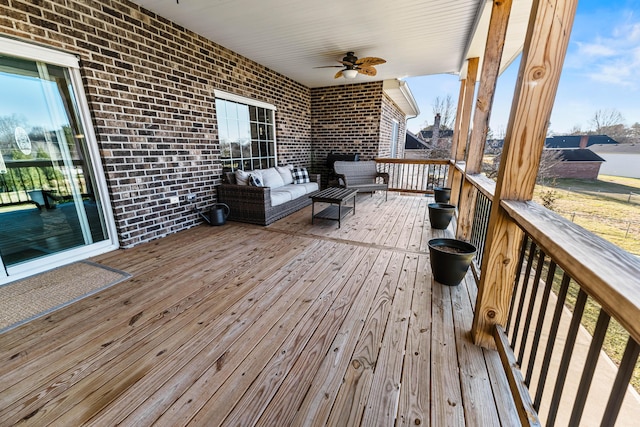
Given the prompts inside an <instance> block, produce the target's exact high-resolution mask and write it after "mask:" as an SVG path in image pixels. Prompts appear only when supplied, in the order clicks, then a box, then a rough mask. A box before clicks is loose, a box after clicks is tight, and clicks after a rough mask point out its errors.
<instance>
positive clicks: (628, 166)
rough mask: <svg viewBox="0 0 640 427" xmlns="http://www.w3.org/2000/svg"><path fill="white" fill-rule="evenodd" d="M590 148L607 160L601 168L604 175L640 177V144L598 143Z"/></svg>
mask: <svg viewBox="0 0 640 427" xmlns="http://www.w3.org/2000/svg"><path fill="white" fill-rule="evenodd" d="M590 149H591V151H593V152H595V153H596V154H597V155H598V156H600V157H602V158H603V159H604V160H605V163H603V164H602V167H601V168H600V173H602V174H603V175H614V176H625V177H628V178H640V168H638V165H639V164H640V144H618V145H611V144H598V145H592V146H591V147H590Z"/></svg>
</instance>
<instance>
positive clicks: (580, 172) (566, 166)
mask: <svg viewBox="0 0 640 427" xmlns="http://www.w3.org/2000/svg"><path fill="white" fill-rule="evenodd" d="M601 164H602V162H566V161H564V162H559V163H558V164H556V165H554V166H553V167H552V168H551V169H550V170H549V176H552V177H555V178H575V179H598V174H599V173H600V165H601Z"/></svg>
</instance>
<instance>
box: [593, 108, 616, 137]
mask: <svg viewBox="0 0 640 427" xmlns="http://www.w3.org/2000/svg"><path fill="white" fill-rule="evenodd" d="M618 125H623V127H624V117H622V114H621V113H620V111H618V110H616V109H615V108H607V109H604V110H597V111H596V112H595V113H594V114H593V117H592V118H591V126H592V127H593V130H594V131H595V133H596V134H599V135H605V134H606V132H605V131H606V130H607V129H610V128H612V127H613V126H618Z"/></svg>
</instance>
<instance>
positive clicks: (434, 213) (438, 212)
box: [428, 203, 456, 230]
mask: <svg viewBox="0 0 640 427" xmlns="http://www.w3.org/2000/svg"><path fill="white" fill-rule="evenodd" d="M428 207H429V222H430V223H431V228H437V229H439V230H444V229H445V228H447V227H448V226H449V223H450V222H451V218H453V213H454V212H455V210H456V207H455V206H454V205H448V204H446V203H429V206H428Z"/></svg>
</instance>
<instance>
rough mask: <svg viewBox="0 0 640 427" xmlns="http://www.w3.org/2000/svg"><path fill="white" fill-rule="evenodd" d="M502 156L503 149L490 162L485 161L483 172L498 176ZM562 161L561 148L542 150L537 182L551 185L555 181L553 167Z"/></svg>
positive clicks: (494, 177) (494, 176) (490, 176)
mask: <svg viewBox="0 0 640 427" xmlns="http://www.w3.org/2000/svg"><path fill="white" fill-rule="evenodd" d="M501 157H502V151H501V152H500V153H498V154H497V155H496V156H495V157H493V158H492V159H491V161H490V162H489V163H487V162H485V163H483V165H482V172H484V174H485V175H486V176H487V177H488V178H491V179H494V180H495V179H497V178H498V170H499V169H500V159H501ZM561 161H562V157H561V156H560V150H542V155H541V156H540V166H539V167H538V176H537V177H536V183H538V184H541V185H549V184H548V183H549V182H550V181H551V182H553V180H554V177H553V175H552V174H551V172H552V170H553V167H554V166H556V165H557V164H558V163H560V162H561Z"/></svg>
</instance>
